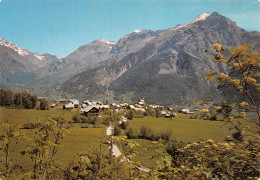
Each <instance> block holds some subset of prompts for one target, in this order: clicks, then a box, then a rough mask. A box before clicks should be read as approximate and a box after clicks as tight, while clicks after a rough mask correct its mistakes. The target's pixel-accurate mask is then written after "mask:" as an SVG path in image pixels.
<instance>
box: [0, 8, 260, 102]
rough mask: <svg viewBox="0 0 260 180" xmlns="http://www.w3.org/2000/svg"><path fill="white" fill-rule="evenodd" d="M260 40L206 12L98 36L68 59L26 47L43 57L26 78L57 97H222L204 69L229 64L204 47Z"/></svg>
mask: <svg viewBox="0 0 260 180" xmlns="http://www.w3.org/2000/svg"><path fill="white" fill-rule="evenodd" d="M259 40H260V33H259V32H247V31H245V30H243V29H241V28H239V27H237V26H236V23H235V22H233V21H231V20H229V19H228V18H226V17H224V16H222V15H220V14H218V13H217V12H214V13H212V14H207V13H204V14H202V15H200V16H198V17H197V18H195V19H194V20H192V21H190V22H188V23H186V24H184V25H177V26H175V27H173V28H169V29H166V30H158V31H152V30H142V31H139V30H135V31H133V32H132V33H130V34H127V35H125V36H124V37H122V38H121V39H119V41H118V42H112V41H108V40H102V39H99V40H95V41H93V42H91V43H89V44H86V45H83V46H80V47H79V48H78V49H77V50H75V51H74V52H73V53H71V54H70V55H68V56H67V57H65V58H60V57H56V56H53V55H48V54H44V55H39V54H31V53H30V52H29V51H26V52H28V53H29V55H30V56H31V57H32V56H33V57H35V58H37V59H38V60H37V59H34V60H35V61H36V62H41V64H40V65H39V66H38V67H36V68H35V69H30V68H28V70H26V72H27V73H28V72H29V74H30V76H31V77H33V78H32V79H29V80H28V81H27V82H29V85H28V87H29V88H30V90H31V91H35V92H36V93H39V94H40V95H41V96H47V97H50V96H54V94H55V97H56V98H58V97H64V98H78V99H81V100H84V99H95V100H97V99H99V100H111V101H114V100H118V101H121V100H122V99H124V97H126V96H128V95H129V94H133V95H134V96H133V97H132V100H137V99H139V98H145V99H146V101H147V102H148V103H151V104H152V103H159V104H165V105H171V104H180V105H181V104H182V105H184V104H192V103H193V102H194V101H195V100H197V99H200V98H203V97H205V96H213V97H216V98H219V99H221V98H222V94H221V90H220V89H218V88H217V86H216V85H215V84H211V83H208V82H207V81H206V80H205V73H206V72H207V71H208V70H210V69H213V70H215V71H218V72H227V68H226V67H225V66H223V65H221V64H218V65H215V64H214V63H212V62H211V61H210V59H211V58H212V55H213V53H207V54H206V53H205V52H204V51H205V49H206V48H208V47H210V46H212V45H213V44H215V43H219V44H222V45H224V46H225V48H226V49H230V48H232V47H234V46H238V45H241V44H245V43H251V44H252V47H253V48H254V49H256V50H258V51H259V50H260V41H259ZM2 49H3V48H2V46H0V53H1V50H2ZM12 53H13V52H12ZM16 53H17V52H16ZM26 56H27V55H26ZM0 62H1V61H0ZM43 62H44V63H43ZM18 72H19V71H18ZM55 97H54V99H55Z"/></svg>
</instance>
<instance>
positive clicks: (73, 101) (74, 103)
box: [69, 99, 79, 108]
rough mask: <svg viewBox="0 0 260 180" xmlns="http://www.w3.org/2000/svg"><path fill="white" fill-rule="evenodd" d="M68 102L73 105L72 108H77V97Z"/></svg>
mask: <svg viewBox="0 0 260 180" xmlns="http://www.w3.org/2000/svg"><path fill="white" fill-rule="evenodd" d="M69 103H72V104H73V105H74V108H79V100H77V99H70V100H69Z"/></svg>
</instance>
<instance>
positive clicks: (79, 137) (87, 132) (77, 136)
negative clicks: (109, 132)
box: [57, 127, 105, 161]
mask: <svg viewBox="0 0 260 180" xmlns="http://www.w3.org/2000/svg"><path fill="white" fill-rule="evenodd" d="M68 131H69V132H68V134H67V135H66V136H65V138H64V140H63V147H61V149H60V151H59V153H58V154H57V158H58V159H59V160H61V161H68V160H72V159H73V158H75V156H76V155H77V154H78V153H82V152H88V151H89V150H90V148H91V146H93V147H95V146H97V145H98V142H99V139H98V138H99V136H102V135H105V134H104V129H103V128H79V127H73V128H71V129H69V130H68Z"/></svg>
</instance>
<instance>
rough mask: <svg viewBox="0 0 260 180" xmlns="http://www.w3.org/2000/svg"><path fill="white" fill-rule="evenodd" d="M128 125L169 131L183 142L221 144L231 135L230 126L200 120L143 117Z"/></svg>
mask: <svg viewBox="0 0 260 180" xmlns="http://www.w3.org/2000/svg"><path fill="white" fill-rule="evenodd" d="M129 125H130V127H133V128H135V129H140V127H141V126H142V125H146V126H147V127H150V128H152V129H155V130H165V129H171V130H172V132H173V136H174V137H176V139H177V140H180V141H184V142H194V141H199V140H201V139H203V140H206V139H214V140H215V141H220V142H223V141H224V139H225V138H226V137H227V136H228V135H231V134H232V132H231V131H229V128H230V127H231V125H226V124H225V123H224V122H221V121H206V120H201V119H180V118H173V119H167V118H153V117H145V118H138V119H134V120H132V121H129Z"/></svg>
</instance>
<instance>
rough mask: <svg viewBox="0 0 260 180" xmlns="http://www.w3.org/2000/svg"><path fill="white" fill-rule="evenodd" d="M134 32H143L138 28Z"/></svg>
mask: <svg viewBox="0 0 260 180" xmlns="http://www.w3.org/2000/svg"><path fill="white" fill-rule="evenodd" d="M133 32H134V33H139V32H141V31H140V30H138V29H136V30H134V31H133Z"/></svg>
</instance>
